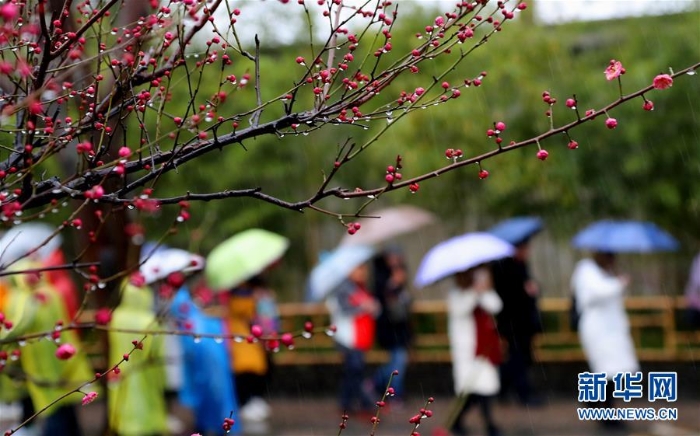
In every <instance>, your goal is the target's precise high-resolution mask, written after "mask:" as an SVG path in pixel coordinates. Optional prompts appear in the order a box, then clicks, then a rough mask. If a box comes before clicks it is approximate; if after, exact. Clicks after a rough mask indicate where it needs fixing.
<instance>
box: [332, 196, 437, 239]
mask: <svg viewBox="0 0 700 436" xmlns="http://www.w3.org/2000/svg"><path fill="white" fill-rule="evenodd" d="M372 215H376V216H378V217H379V218H360V219H359V220H357V222H358V223H360V226H361V227H360V230H358V231H357V233H355V234H354V235H350V234H346V235H345V237H344V238H343V239H342V240H341V241H340V245H341V246H344V245H372V244H378V243H381V242H384V241H388V240H390V239H393V238H395V237H396V236H399V235H402V234H405V233H410V232H412V231H414V230H417V229H419V228H421V227H423V226H427V225H429V224H431V223H434V222H436V221H437V217H436V216H435V215H433V214H432V213H430V212H428V211H427V210H424V209H421V208H418V207H415V206H408V205H403V206H395V207H389V208H386V209H382V210H378V211H376V212H373V213H372Z"/></svg>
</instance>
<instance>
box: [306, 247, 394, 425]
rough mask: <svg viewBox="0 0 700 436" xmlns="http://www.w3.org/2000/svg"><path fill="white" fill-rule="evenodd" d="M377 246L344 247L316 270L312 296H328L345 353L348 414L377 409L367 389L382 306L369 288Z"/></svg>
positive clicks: (343, 396)
mask: <svg viewBox="0 0 700 436" xmlns="http://www.w3.org/2000/svg"><path fill="white" fill-rule="evenodd" d="M373 255H374V249H372V248H370V247H368V246H364V245H348V246H341V247H340V248H338V249H336V250H335V251H334V252H333V253H332V254H330V255H329V256H327V257H326V258H325V259H324V260H323V261H322V262H321V263H320V264H319V265H317V266H316V267H315V268H314V269H313V270H312V271H311V276H310V280H309V289H310V292H311V295H312V296H313V297H314V298H315V299H316V300H320V299H323V298H325V299H326V305H327V307H328V311H329V312H330V315H331V323H332V324H333V325H334V326H335V327H336V332H335V334H334V335H333V338H334V340H335V343H336V346H337V348H338V349H339V350H340V352H341V353H342V354H343V373H342V376H341V382H340V408H341V409H342V411H343V412H344V413H351V412H364V413H370V412H372V411H373V407H374V399H373V398H372V397H371V392H368V391H369V389H363V380H364V377H365V374H364V373H365V353H366V352H367V351H369V350H370V349H371V348H372V346H373V344H374V336H375V328H376V324H375V318H376V317H377V316H378V315H379V311H380V309H381V306H380V305H379V302H378V301H377V300H376V299H375V298H374V296H373V295H372V293H371V292H370V291H369V289H368V287H367V285H368V280H369V265H368V263H367V262H368V261H369V260H370V259H371V258H372V256H373Z"/></svg>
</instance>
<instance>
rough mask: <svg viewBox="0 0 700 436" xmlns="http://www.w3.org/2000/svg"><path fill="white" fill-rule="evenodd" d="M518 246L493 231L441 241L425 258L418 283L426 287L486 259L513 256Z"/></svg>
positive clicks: (416, 280)
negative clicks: (493, 233) (491, 232)
mask: <svg viewBox="0 0 700 436" xmlns="http://www.w3.org/2000/svg"><path fill="white" fill-rule="evenodd" d="M514 253H515V247H513V245H511V244H509V243H507V242H506V241H504V240H503V239H501V238H498V237H496V236H493V235H492V234H490V233H485V232H474V233H467V234H465V235H461V236H456V237H454V238H451V239H448V240H447V241H444V242H441V243H439V244H438V245H436V246H435V247H433V248H431V249H430V251H428V253H427V254H426V255H425V256H424V257H423V260H421V263H420V266H419V267H418V272H417V273H416V279H415V284H416V286H418V287H419V288H423V287H425V286H428V285H430V284H433V283H435V282H437V281H439V280H442V279H444V278H446V277H449V276H451V275H452V274H456V273H458V272H461V271H466V270H468V269H470V268H474V267H475V266H478V265H481V264H482V263H486V262H491V261H493V260H498V259H503V258H504V257H508V256H512V255H513V254H514Z"/></svg>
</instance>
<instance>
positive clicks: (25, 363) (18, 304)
mask: <svg viewBox="0 0 700 436" xmlns="http://www.w3.org/2000/svg"><path fill="white" fill-rule="evenodd" d="M12 268H13V269H15V270H27V269H35V268H41V264H39V263H36V262H33V261H31V260H29V259H27V260H23V261H20V262H17V263H16V264H14V265H13V266H12ZM8 288H9V289H10V291H9V293H8V294H7V297H6V299H5V302H4V309H3V313H4V314H5V317H6V319H8V320H11V321H12V322H13V326H12V328H11V329H9V330H7V329H3V331H2V332H0V339H12V338H17V337H21V336H23V335H28V334H32V333H38V332H49V331H52V330H54V329H56V331H60V325H67V324H68V323H69V321H70V320H69V319H68V314H67V313H66V309H65V305H64V302H63V301H62V299H61V297H60V294H59V292H58V291H57V290H56V289H55V288H54V287H53V286H52V285H51V284H50V283H49V282H48V281H47V280H46V278H45V277H44V275H43V274H16V275H12V276H10V277H9V279H8ZM57 326H58V327H57ZM61 345H70V346H72V347H73V348H74V350H75V354H74V355H72V356H70V357H69V358H67V359H59V358H58V357H57V349H58V348H59V346H61ZM19 364H20V365H21V368H22V371H23V372H24V374H26V376H27V385H26V386H27V391H28V393H29V396H30V397H31V400H32V403H33V406H34V409H35V410H41V409H43V408H45V407H47V406H49V405H50V404H51V403H52V402H53V401H55V400H56V399H57V398H59V397H61V396H62V395H64V394H65V393H66V392H69V391H71V390H73V389H76V388H79V387H82V389H81V392H83V393H84V394H87V393H88V392H95V393H96V394H98V395H99V387H98V386H96V385H89V386H88V385H85V384H86V383H87V382H88V381H90V380H92V379H93V378H94V372H93V370H92V368H91V366H90V363H89V361H88V359H87V356H86V355H85V353H84V352H83V351H82V347H81V344H80V342H79V338H78V336H77V334H76V333H75V331H73V330H64V331H61V333H60V335H58V338H57V339H54V341H48V340H45V339H41V340H34V341H27V342H26V345H25V346H23V347H22V348H21V355H20V358H19ZM82 398H83V396H82V395H80V394H74V395H69V396H67V397H66V398H64V399H63V400H61V401H59V402H57V403H56V404H54V405H52V406H51V407H50V408H49V409H48V410H46V411H45V412H44V413H42V414H41V415H40V417H41V419H43V420H44V421H45V422H44V425H43V434H45V435H47V436H48V435H57V434H70V435H80V434H82V431H81V429H80V426H79V423H78V418H77V414H76V410H75V405H76V404H77V403H79V402H81V400H82Z"/></svg>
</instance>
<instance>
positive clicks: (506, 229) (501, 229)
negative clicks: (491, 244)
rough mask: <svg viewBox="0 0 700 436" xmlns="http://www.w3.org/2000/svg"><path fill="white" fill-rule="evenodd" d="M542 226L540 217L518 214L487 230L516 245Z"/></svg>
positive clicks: (535, 232)
mask: <svg viewBox="0 0 700 436" xmlns="http://www.w3.org/2000/svg"><path fill="white" fill-rule="evenodd" d="M543 227H544V223H543V222H542V219H541V218H538V217H534V216H519V217H514V218H510V219H507V220H504V221H501V222H499V223H498V224H496V225H495V226H493V227H491V228H490V229H489V230H488V232H489V233H491V234H492V235H494V236H498V237H499V238H501V239H503V240H504V241H506V242H508V243H510V244H513V245H518V244H521V243H523V242H525V241H526V240H527V239H528V238H530V237H531V236H533V235H535V234H537V233H538V232H539V231H541V230H542V228H543Z"/></svg>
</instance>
